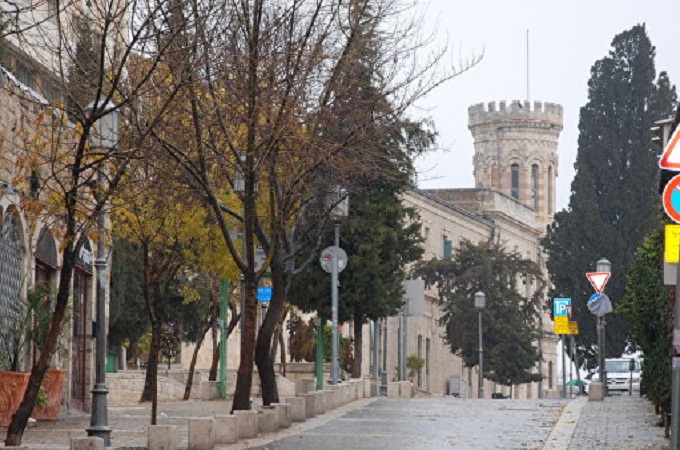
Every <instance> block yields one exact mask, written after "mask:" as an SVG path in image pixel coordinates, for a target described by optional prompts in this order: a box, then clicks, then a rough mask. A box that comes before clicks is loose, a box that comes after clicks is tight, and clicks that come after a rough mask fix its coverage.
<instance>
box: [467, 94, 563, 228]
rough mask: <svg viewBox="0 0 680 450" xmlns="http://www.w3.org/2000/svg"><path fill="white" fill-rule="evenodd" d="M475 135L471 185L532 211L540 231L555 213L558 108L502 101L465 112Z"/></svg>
mask: <svg viewBox="0 0 680 450" xmlns="http://www.w3.org/2000/svg"><path fill="white" fill-rule="evenodd" d="M468 114H469V128H470V131H471V132H472V135H473V137H474V146H475V157H474V175H475V186H476V187H478V188H485V189H495V190H498V191H500V192H503V193H505V194H506V195H508V196H510V197H513V198H515V199H517V200H519V201H520V202H521V203H524V204H525V205H528V206H529V207H531V208H533V209H534V211H535V215H536V220H535V226H536V228H537V229H539V230H540V232H541V233H543V232H544V231H545V227H546V226H547V225H548V224H550V223H552V218H553V215H554V214H555V198H556V196H555V179H556V177H557V138H558V137H559V134H560V131H562V107H561V106H560V105H556V104H554V103H541V102H534V104H533V108H532V105H531V103H529V102H523V103H520V102H519V101H513V102H511V103H510V105H506V102H504V101H502V102H500V103H499V105H498V109H497V108H496V103H495V102H490V103H489V104H488V105H487V106H485V105H484V104H483V103H480V104H477V105H473V106H471V107H470V108H469V109H468Z"/></svg>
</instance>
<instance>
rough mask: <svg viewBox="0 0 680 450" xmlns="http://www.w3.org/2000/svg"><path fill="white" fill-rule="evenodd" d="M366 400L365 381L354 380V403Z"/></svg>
mask: <svg viewBox="0 0 680 450" xmlns="http://www.w3.org/2000/svg"><path fill="white" fill-rule="evenodd" d="M362 398H364V386H363V380H360V379H356V378H353V379H352V401H355V400H359V399H362Z"/></svg>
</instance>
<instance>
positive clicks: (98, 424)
mask: <svg viewBox="0 0 680 450" xmlns="http://www.w3.org/2000/svg"><path fill="white" fill-rule="evenodd" d="M87 109H88V110H89V111H91V112H92V111H100V114H101V117H100V118H99V119H98V120H97V121H96V123H95V124H94V125H95V126H94V128H93V131H92V134H91V144H92V146H93V147H95V148H100V149H108V150H113V149H115V147H116V144H117V142H118V122H119V117H118V116H119V114H120V113H119V112H118V108H117V106H116V105H115V104H114V103H113V102H111V101H107V102H105V103H104V104H103V105H101V106H100V105H98V104H96V103H92V104H90V105H89V106H88V108H87ZM97 183H98V185H99V187H100V192H104V190H105V188H106V179H105V177H104V173H103V172H102V169H101V168H100V170H99V173H98V178H97ZM97 201H99V199H97ZM97 226H98V228H99V239H98V240H97V258H96V259H95V261H94V266H95V269H96V272H97V293H96V295H97V298H96V325H97V327H96V340H97V346H96V353H95V383H94V387H93V388H92V412H91V415H90V427H89V428H88V429H87V435H88V436H93V437H100V438H102V439H103V440H104V446H105V447H109V446H110V445H111V428H110V427H109V425H108V424H109V418H108V407H107V402H106V395H107V394H108V393H109V391H108V389H107V388H106V288H107V279H106V256H105V254H104V253H105V252H106V243H105V241H104V231H105V230H106V214H105V212H104V205H100V210H99V212H98V213H97Z"/></svg>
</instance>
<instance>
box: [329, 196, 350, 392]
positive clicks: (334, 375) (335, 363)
mask: <svg viewBox="0 0 680 450" xmlns="http://www.w3.org/2000/svg"><path fill="white" fill-rule="evenodd" d="M336 194H337V198H336V199H335V200H336V204H335V206H334V207H333V209H332V210H331V218H332V219H333V221H334V223H333V235H334V244H333V245H334V246H335V248H336V249H337V251H335V252H333V262H332V271H331V326H332V329H333V342H332V345H333V356H332V359H331V384H333V385H336V384H338V378H339V374H340V361H339V356H338V346H339V345H338V344H339V342H338V273H339V272H340V270H341V269H340V268H339V267H338V265H339V263H340V261H339V257H340V254H339V250H340V220H342V219H343V218H345V217H347V215H348V214H349V198H348V197H347V191H346V190H345V189H341V188H337V189H336Z"/></svg>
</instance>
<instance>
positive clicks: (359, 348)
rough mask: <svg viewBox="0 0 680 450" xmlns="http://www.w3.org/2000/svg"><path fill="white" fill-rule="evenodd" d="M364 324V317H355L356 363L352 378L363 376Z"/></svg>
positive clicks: (353, 365) (353, 367)
mask: <svg viewBox="0 0 680 450" xmlns="http://www.w3.org/2000/svg"><path fill="white" fill-rule="evenodd" d="M363 324H364V323H363V320H362V319H359V318H355V319H354V363H353V364H352V378H361V361H362V356H363V342H364V329H363V328H364V327H363Z"/></svg>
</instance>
